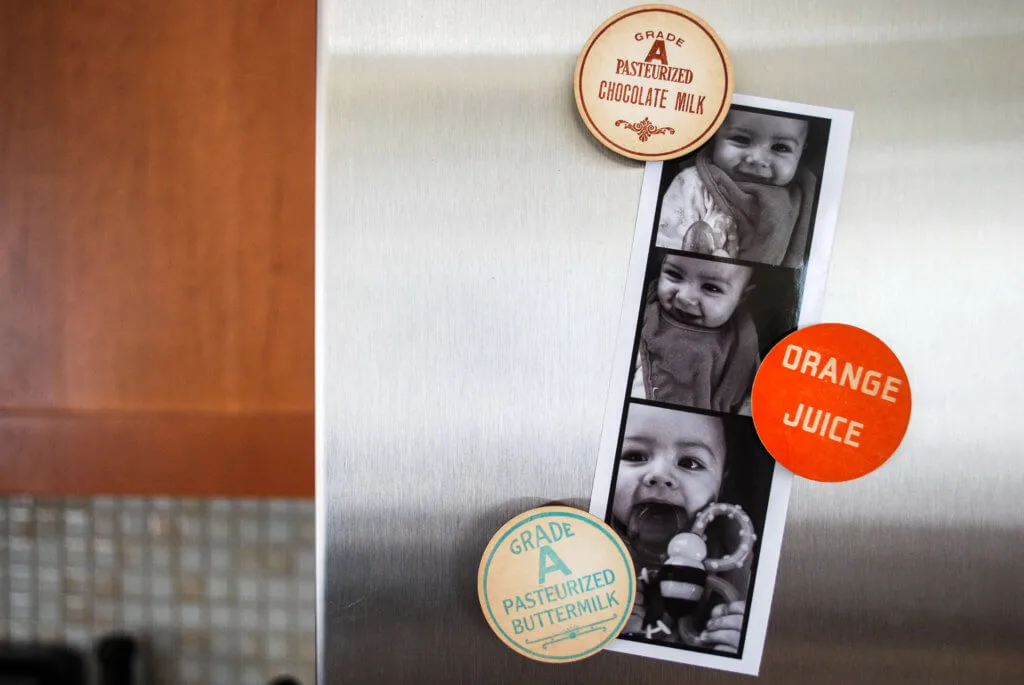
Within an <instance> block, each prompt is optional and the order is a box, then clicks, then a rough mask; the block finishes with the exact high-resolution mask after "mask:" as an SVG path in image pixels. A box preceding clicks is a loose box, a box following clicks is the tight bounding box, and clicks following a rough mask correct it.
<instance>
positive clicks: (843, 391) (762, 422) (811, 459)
mask: <svg viewBox="0 0 1024 685" xmlns="http://www.w3.org/2000/svg"><path fill="white" fill-rule="evenodd" d="M751 414H752V415H753V419H754V427H755V428H756V430H757V434H758V437H760V438H761V442H762V443H764V446H765V448H766V449H767V450H768V452H769V453H770V454H771V455H772V456H773V457H775V459H776V460H777V461H778V462H779V463H780V464H782V465H783V466H785V467H786V468H787V469H789V470H790V471H792V472H793V473H795V474H797V475H798V476H803V477H804V478H809V479H811V480H816V481H826V482H838V481H846V480H852V479H854V478H859V477H860V476H863V475H865V474H868V473H870V472H872V471H874V470H875V469H877V468H878V467H879V466H881V465H882V464H884V463H885V462H886V461H887V460H888V459H889V457H891V456H892V454H893V452H895V451H896V448H897V447H899V444H900V442H901V441H902V440H903V436H904V435H905V434H906V432H907V425H908V424H909V422H910V383H909V382H908V381H907V374H906V372H905V371H904V370H903V365H902V364H900V361H899V359H897V358H896V355H895V354H893V352H892V350H890V349H889V347H888V346H887V345H886V344H885V343H884V342H882V341H881V340H879V339H878V338H876V337H875V336H873V335H871V334H870V333H868V332H867V331H865V330H862V329H860V328H857V327H855V326H848V325H846V324H834V323H829V324H818V325H815V326H808V327H807V328H802V329H800V330H798V331H796V332H794V333H791V334H790V335H788V336H786V337H785V338H783V339H782V340H781V341H780V342H779V343H777V344H776V345H775V347H773V348H772V349H771V351H770V352H769V353H768V355H767V356H766V357H765V358H764V361H763V362H761V366H760V368H759V369H758V371H757V375H756V376H755V378H754V388H753V391H752V395H751Z"/></svg>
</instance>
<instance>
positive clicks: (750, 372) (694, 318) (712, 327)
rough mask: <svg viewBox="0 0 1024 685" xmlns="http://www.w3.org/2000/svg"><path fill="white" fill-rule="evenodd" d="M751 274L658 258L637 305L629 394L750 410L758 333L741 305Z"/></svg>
mask: <svg viewBox="0 0 1024 685" xmlns="http://www.w3.org/2000/svg"><path fill="white" fill-rule="evenodd" d="M752 271H753V268H752V267H750V266H743V265H740V264H731V263H726V262H715V261H710V260H707V259H701V258H699V257H683V256H680V255H675V254H666V255H665V256H664V257H663V258H662V262H661V271H660V272H659V274H658V279H657V281H656V282H655V283H654V287H652V288H651V289H650V290H649V291H648V295H647V301H646V303H645V305H644V320H643V327H642V328H641V329H640V345H639V347H638V350H637V358H636V361H635V364H634V372H633V386H632V390H631V394H632V396H633V397H639V398H642V399H649V400H657V401H659V402H669V403H672V404H679V405H683V406H688V407H693V408H695V409H712V410H715V411H721V412H742V413H749V410H748V408H747V403H748V398H749V395H750V387H751V385H752V384H753V382H754V373H755V372H756V371H757V366H758V364H759V363H760V352H759V348H758V340H757V331H756V330H755V328H754V323H753V321H752V320H751V318H750V315H749V314H748V313H747V311H746V308H744V307H743V306H742V304H743V301H744V299H745V298H746V296H747V294H748V293H749V292H750V291H751V289H752V288H753V285H752V284H751V282H750V279H751V274H752Z"/></svg>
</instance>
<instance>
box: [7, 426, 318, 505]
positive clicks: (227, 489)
mask: <svg viewBox="0 0 1024 685" xmlns="http://www.w3.org/2000/svg"><path fill="white" fill-rule="evenodd" d="M0 445H3V446H4V461H3V476H2V478H0V493H11V492H29V493H33V494H37V495H66V494H72V493H73V494H75V495H105V494H115V495H140V496H141V495H167V494H173V495H178V496H184V497H210V496H222V497H223V496H233V497H267V496H274V497H309V496H311V495H312V493H313V468H312V459H311V456H310V455H312V453H313V416H312V414H302V413H298V414H286V413H273V414H262V415H260V414H236V415H233V416H224V415H221V414H212V415H204V414H201V413H198V412H195V413H186V414H164V413H152V414H146V415H132V414H129V415H126V414H64V413H55V414H45V415H44V414H40V413H35V414H29V415H24V416H11V415H6V416H0Z"/></svg>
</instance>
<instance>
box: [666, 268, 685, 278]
mask: <svg viewBox="0 0 1024 685" xmlns="http://www.w3.org/2000/svg"><path fill="white" fill-rule="evenodd" d="M661 273H662V275H663V276H664V277H665V278H668V279H669V280H672V281H681V280H683V275H682V274H681V273H679V272H678V271H676V270H675V269H665V270H664V271H662V272H661Z"/></svg>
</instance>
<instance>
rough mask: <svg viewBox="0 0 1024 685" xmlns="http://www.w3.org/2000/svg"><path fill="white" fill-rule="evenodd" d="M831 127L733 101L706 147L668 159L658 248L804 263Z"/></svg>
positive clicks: (822, 121)
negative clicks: (693, 152) (675, 158)
mask: <svg viewBox="0 0 1024 685" xmlns="http://www.w3.org/2000/svg"><path fill="white" fill-rule="evenodd" d="M828 127H829V120H828V119H825V118H821V117H806V116H791V115H790V116H782V115H780V114H779V113H777V112H766V111H763V110H758V109H753V108H748V107H744V106H742V105H735V104H734V105H733V107H732V108H731V109H730V110H729V114H728V115H727V116H726V118H725V122H724V123H723V124H722V127H721V128H720V129H718V131H717V132H716V133H715V135H714V137H713V138H712V139H711V141H710V142H709V143H708V144H706V145H704V146H703V147H702V148H701V149H700V150H699V151H698V152H697V153H696V154H693V155H688V156H687V157H685V158H683V159H681V160H674V161H673V162H667V163H666V164H665V175H664V176H663V192H662V196H661V202H660V208H659V212H658V230H657V245H658V247H667V248H673V249H678V250H685V251H687V252H693V253H697V254H707V255H713V256H718V257H727V258H732V259H742V260H746V261H750V262H758V263H762V264H771V265H775V266H778V265H781V266H788V267H794V268H797V267H800V266H801V265H802V264H803V262H804V259H805V257H806V248H807V245H808V243H809V241H810V239H811V231H812V224H813V219H814V205H815V199H816V197H817V191H818V188H819V183H818V179H819V178H821V169H822V164H823V162H824V155H823V152H824V150H825V145H826V144H827V139H828Z"/></svg>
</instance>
